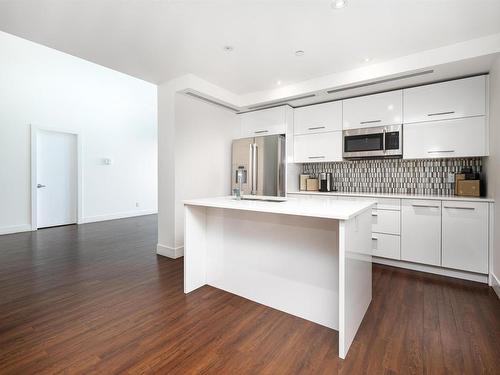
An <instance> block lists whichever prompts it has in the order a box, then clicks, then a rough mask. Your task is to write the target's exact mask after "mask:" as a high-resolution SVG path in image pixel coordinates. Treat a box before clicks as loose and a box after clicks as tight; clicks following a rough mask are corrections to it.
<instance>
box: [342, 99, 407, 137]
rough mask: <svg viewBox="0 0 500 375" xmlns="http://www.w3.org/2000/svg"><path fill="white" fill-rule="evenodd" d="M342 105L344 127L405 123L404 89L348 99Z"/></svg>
mask: <svg viewBox="0 0 500 375" xmlns="http://www.w3.org/2000/svg"><path fill="white" fill-rule="evenodd" d="M342 106H343V128H344V129H353V128H371V127H374V126H382V125H397V124H402V123H403V92H402V90H397V91H389V92H383V93H380V94H375V95H367V96H361V97H358V98H352V99H346V100H344V101H343V102H342Z"/></svg>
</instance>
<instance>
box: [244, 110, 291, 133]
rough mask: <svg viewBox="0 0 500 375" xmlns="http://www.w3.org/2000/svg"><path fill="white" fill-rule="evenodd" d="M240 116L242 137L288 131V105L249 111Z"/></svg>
mask: <svg viewBox="0 0 500 375" xmlns="http://www.w3.org/2000/svg"><path fill="white" fill-rule="evenodd" d="M239 116H240V121H241V138H247V137H258V136H261V135H272V134H285V133H286V107H276V108H269V109H263V110H260V111H255V112H247V113H243V114H241V115H239Z"/></svg>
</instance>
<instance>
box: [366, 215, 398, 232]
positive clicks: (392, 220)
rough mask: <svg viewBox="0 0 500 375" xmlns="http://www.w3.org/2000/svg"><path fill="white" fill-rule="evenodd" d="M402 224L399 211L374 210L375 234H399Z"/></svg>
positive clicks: (373, 223) (373, 227)
mask: <svg viewBox="0 0 500 375" xmlns="http://www.w3.org/2000/svg"><path fill="white" fill-rule="evenodd" d="M400 222H401V220H400V212H399V211H388V210H380V209H374V210H372V230H373V231H374V232H378V233H386V234H399V233H400Z"/></svg>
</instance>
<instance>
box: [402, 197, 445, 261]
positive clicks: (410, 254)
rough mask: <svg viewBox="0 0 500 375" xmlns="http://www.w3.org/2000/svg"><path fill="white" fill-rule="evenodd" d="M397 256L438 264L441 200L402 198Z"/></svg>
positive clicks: (403, 258)
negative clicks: (398, 253)
mask: <svg viewBox="0 0 500 375" xmlns="http://www.w3.org/2000/svg"><path fill="white" fill-rule="evenodd" d="M401 259H402V260H406V261H409V262H416V263H424V264H430V265H433V266H439V265H440V264H441V201H435V200H409V199H404V200H403V204H402V212H401Z"/></svg>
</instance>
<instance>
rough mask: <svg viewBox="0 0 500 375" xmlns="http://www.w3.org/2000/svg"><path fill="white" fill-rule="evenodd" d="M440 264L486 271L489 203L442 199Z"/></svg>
mask: <svg viewBox="0 0 500 375" xmlns="http://www.w3.org/2000/svg"><path fill="white" fill-rule="evenodd" d="M442 243H443V254H442V256H443V259H442V266H443V267H447V268H454V269H459V270H464V271H471V272H478V273H488V203H481V202H457V201H443V233H442Z"/></svg>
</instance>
